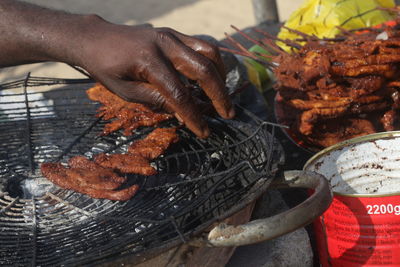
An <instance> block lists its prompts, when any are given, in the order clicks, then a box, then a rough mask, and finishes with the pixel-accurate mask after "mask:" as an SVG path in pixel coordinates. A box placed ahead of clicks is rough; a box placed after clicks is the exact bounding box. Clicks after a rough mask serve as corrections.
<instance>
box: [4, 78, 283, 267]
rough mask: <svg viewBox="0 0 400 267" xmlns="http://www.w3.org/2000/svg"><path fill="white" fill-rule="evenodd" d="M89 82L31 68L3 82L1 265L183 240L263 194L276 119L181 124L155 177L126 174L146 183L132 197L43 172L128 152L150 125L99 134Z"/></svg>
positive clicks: (75, 259) (276, 150)
mask: <svg viewBox="0 0 400 267" xmlns="http://www.w3.org/2000/svg"><path fill="white" fill-rule="evenodd" d="M92 85H93V83H92V81H91V80H87V79H52V78H40V77H32V76H30V75H28V76H27V77H26V79H24V80H19V81H15V82H10V83H6V84H3V85H1V86H0V127H1V128H0V129H1V132H0V229H1V231H0V244H1V246H0V265H31V266H53V265H71V264H85V263H94V262H96V263H99V262H103V261H108V260H113V259H117V258H120V257H122V256H124V255H130V256H131V255H133V256H132V257H135V255H136V256H137V257H140V256H142V255H145V254H146V253H151V252H152V251H157V250H160V249H162V248H167V247H168V246H171V245H173V244H177V243H179V242H186V241H187V240H188V239H189V238H190V237H191V236H192V235H194V234H198V233H199V232H200V231H202V230H204V229H205V227H207V226H209V225H210V224H211V223H212V222H214V221H215V220H216V219H221V218H225V217H226V216H228V215H231V214H232V213H233V212H236V211H238V210H239V209H240V208H242V207H244V205H246V204H247V203H249V202H250V201H251V200H253V199H254V197H255V196H258V195H260V194H261V193H262V191H263V190H265V188H266V187H267V186H268V184H269V181H270V179H271V178H272V177H273V174H274V172H275V171H276V168H277V164H278V162H279V159H281V158H282V154H281V153H282V152H281V149H280V146H279V145H278V144H277V143H276V142H275V141H274V138H273V135H274V131H275V128H274V125H272V124H269V123H265V122H263V123H260V122H259V121H258V122H257V121H254V118H252V119H253V123H252V124H250V123H244V122H241V121H239V120H231V121H225V120H222V119H211V118H210V119H208V121H209V125H210V128H211V132H212V134H211V136H210V138H208V139H207V140H200V139H197V138H196V137H195V136H194V135H193V134H192V133H191V132H189V131H188V130H187V129H185V128H183V127H182V128H179V130H178V133H179V136H180V141H179V142H178V143H177V144H174V145H172V147H171V148H170V149H169V150H168V151H167V153H166V154H165V155H164V156H162V157H160V158H159V159H157V160H156V161H155V162H154V164H155V166H156V168H157V170H158V172H159V173H158V174H157V175H155V176H151V177H142V176H139V175H129V177H128V178H129V181H130V182H131V183H137V184H139V185H140V190H139V192H138V194H137V195H135V196H134V197H133V198H132V199H131V200H130V201H127V202H116V201H110V200H100V199H92V198H90V197H88V196H86V195H82V194H79V193H76V192H73V191H69V190H64V189H60V188H58V187H56V186H54V185H53V184H51V183H50V182H49V181H47V180H46V179H44V178H43V177H42V176H41V174H40V164H41V163H42V162H45V161H62V162H66V161H67V160H68V159H69V158H70V157H72V156H75V155H85V156H87V157H92V156H93V155H94V154H96V153H99V152H124V151H126V149H127V146H128V144H129V143H130V142H131V141H132V140H136V139H138V138H142V137H144V136H145V135H147V134H148V133H149V132H150V131H151V130H152V129H149V128H141V129H139V130H137V132H136V133H135V134H134V135H133V136H132V137H125V136H122V135H121V134H120V133H113V134H111V135H109V136H99V133H100V132H101V130H102V128H103V126H104V124H105V122H103V121H101V120H100V119H98V118H96V117H95V116H94V115H95V113H96V108H97V107H98V105H97V104H96V103H93V102H91V101H90V100H89V99H88V98H87V97H86V94H85V90H84V89H87V88H89V87H91V86H92ZM239 113H240V115H241V117H242V118H245V117H246V118H247V119H250V117H249V116H251V115H249V114H248V113H246V111H245V110H241V112H239ZM254 122H256V123H254ZM173 125H177V122H175V121H169V122H166V123H163V124H161V127H162V126H173ZM249 195H252V197H251V199H250V198H249Z"/></svg>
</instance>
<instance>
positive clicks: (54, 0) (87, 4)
mask: <svg viewBox="0 0 400 267" xmlns="http://www.w3.org/2000/svg"><path fill="white" fill-rule="evenodd" d="M25 1H26V2H31V3H34V4H38V5H42V6H46V7H50V8H55V9H60V10H65V11H69V12H73V13H81V14H85V13H86V14H87V13H95V14H99V15H101V16H102V17H104V18H105V19H107V20H109V21H111V22H114V23H121V24H129V25H135V24H143V23H151V24H153V25H154V26H156V27H161V26H162V27H172V28H174V29H176V30H178V31H181V32H183V33H186V34H190V35H193V34H208V35H211V36H214V37H215V38H217V39H221V38H223V37H224V33H225V32H227V33H232V29H231V28H230V25H231V24H233V25H235V26H237V27H239V28H244V27H249V26H251V25H254V24H255V19H254V15H253V6H252V1H250V0H162V1H161V0H107V1H104V0H85V1H82V0H25ZM277 1H278V8H279V13H280V18H281V20H285V19H286V18H287V17H288V16H289V14H290V13H291V12H292V11H293V10H294V9H295V8H296V7H297V6H299V5H300V4H301V2H302V1H300V0H277ZM28 72H31V73H32V75H34V76H45V77H62V78H79V77H82V75H81V74H80V73H79V72H77V71H75V70H74V69H72V68H70V67H69V66H66V65H65V64H61V63H41V64H30V65H24V66H18V67H12V68H4V69H1V70H0V83H4V82H7V81H12V80H15V79H20V78H23V77H25V75H26V74H27V73H28Z"/></svg>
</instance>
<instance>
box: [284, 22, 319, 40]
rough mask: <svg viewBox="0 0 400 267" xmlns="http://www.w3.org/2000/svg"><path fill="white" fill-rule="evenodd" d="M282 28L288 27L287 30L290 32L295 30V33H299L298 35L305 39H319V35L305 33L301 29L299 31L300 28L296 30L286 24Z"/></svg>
mask: <svg viewBox="0 0 400 267" xmlns="http://www.w3.org/2000/svg"><path fill="white" fill-rule="evenodd" d="M282 28H284V29H286V30H288V31H290V32H293V33H295V34H297V35H299V36H301V37H303V38H304V39H307V40H313V41H318V40H319V39H318V38H317V37H315V36H313V35H309V34H307V33H304V32H301V31H298V30H295V29H292V28H289V27H286V26H282Z"/></svg>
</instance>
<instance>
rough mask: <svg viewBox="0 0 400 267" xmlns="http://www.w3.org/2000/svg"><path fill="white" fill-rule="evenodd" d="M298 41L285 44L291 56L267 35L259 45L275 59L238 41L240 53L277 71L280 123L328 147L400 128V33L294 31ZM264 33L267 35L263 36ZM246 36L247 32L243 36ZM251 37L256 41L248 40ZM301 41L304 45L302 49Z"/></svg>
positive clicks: (305, 139)
mask: <svg viewBox="0 0 400 267" xmlns="http://www.w3.org/2000/svg"><path fill="white" fill-rule="evenodd" d="M289 30H290V31H292V32H293V33H296V34H297V35H298V39H297V40H281V39H279V41H280V42H285V43H286V45H288V46H290V47H291V48H292V51H291V53H288V52H286V51H284V50H282V49H281V48H280V47H279V46H278V45H276V44H275V43H274V41H277V40H278V38H276V37H272V36H270V35H268V34H265V33H264V34H265V37H266V38H265V39H263V41H262V42H258V41H256V40H253V41H254V42H255V43H256V44H258V45H260V46H262V47H263V48H264V49H266V50H267V51H269V52H271V54H272V56H271V55H264V54H263V55H260V54H256V55H254V54H251V53H250V52H249V51H246V50H244V49H243V47H241V46H240V44H238V43H237V42H235V41H233V44H234V45H235V46H236V47H237V48H238V49H239V51H234V52H235V53H239V54H241V55H244V56H249V57H252V58H254V59H257V60H259V61H262V57H260V56H263V57H269V59H270V60H272V61H269V60H268V61H263V63H264V64H265V65H266V66H267V67H269V68H271V69H273V72H274V74H275V76H276V83H275V85H274V86H275V89H276V91H277V92H278V94H277V97H276V115H277V118H278V122H279V123H282V124H286V125H289V126H290V132H291V134H292V135H294V136H295V137H296V138H295V139H297V140H302V142H303V143H305V145H306V146H309V147H310V146H311V147H317V148H321V147H326V146H330V145H333V144H335V143H338V142H340V141H343V140H346V139H349V138H353V137H356V136H360V135H366V134H370V133H374V132H379V131H390V130H397V129H400V122H399V108H400V97H399V93H400V91H399V89H400V31H399V29H398V28H397V27H388V26H382V27H381V28H371V29H363V31H362V32H350V31H347V30H343V29H342V35H341V36H336V37H335V38H330V39H319V38H317V37H315V36H310V35H307V34H304V33H301V32H298V31H295V30H292V29H289ZM261 33H262V32H261ZM242 34H243V35H245V34H244V33H242ZM245 36H246V37H247V38H249V39H251V37H249V36H247V35H245ZM297 41H301V42H303V43H304V45H300V44H299V43H297Z"/></svg>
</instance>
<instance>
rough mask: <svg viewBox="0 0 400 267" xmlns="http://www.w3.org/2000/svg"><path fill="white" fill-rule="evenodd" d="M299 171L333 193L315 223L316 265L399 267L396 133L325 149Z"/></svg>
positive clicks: (399, 149) (399, 139) (399, 145)
mask: <svg viewBox="0 0 400 267" xmlns="http://www.w3.org/2000/svg"><path fill="white" fill-rule="evenodd" d="M304 169H305V170H308V171H315V172H317V173H320V174H322V175H324V176H325V177H326V178H327V179H328V180H329V182H330V184H331V186H332V190H333V192H334V200H333V202H332V205H331V206H330V207H329V209H328V210H327V211H326V212H325V213H324V214H323V215H322V216H321V217H320V218H319V219H318V220H317V222H315V224H314V227H315V232H316V239H317V245H318V251H319V255H320V262H321V265H322V266H400V131H394V132H386V133H378V134H372V135H367V136H363V137H358V138H354V139H350V140H347V141H345V142H342V143H339V144H337V145H334V146H332V147H329V148H326V149H324V150H322V151H321V152H319V153H318V154H316V155H315V156H314V157H312V158H311V159H310V160H309V161H308V162H307V163H306V165H305V167H304Z"/></svg>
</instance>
